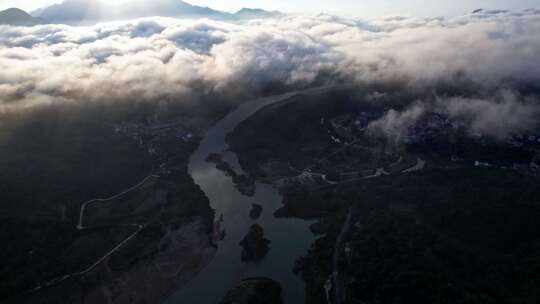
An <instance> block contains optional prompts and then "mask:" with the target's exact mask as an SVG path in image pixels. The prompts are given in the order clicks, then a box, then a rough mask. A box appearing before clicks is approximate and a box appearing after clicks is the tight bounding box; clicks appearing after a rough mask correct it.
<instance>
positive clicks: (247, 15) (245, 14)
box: [234, 8, 283, 19]
mask: <svg viewBox="0 0 540 304" xmlns="http://www.w3.org/2000/svg"><path fill="white" fill-rule="evenodd" d="M234 16H235V17H236V18H239V19H258V18H275V17H281V16H283V13H281V12H278V11H272V12H269V11H265V10H262V9H259V8H243V9H241V10H239V11H238V12H236V13H235V14H234Z"/></svg>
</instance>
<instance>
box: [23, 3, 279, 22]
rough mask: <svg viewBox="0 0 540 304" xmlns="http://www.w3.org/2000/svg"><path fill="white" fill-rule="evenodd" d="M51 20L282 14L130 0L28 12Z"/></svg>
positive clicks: (237, 17)
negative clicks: (119, 2)
mask: <svg viewBox="0 0 540 304" xmlns="http://www.w3.org/2000/svg"><path fill="white" fill-rule="evenodd" d="M32 14H33V15H34V16H38V17H41V18H43V19H45V20H48V21H50V22H52V23H65V24H79V23H92V22H100V21H113V20H120V19H131V18H144V17H153V16H161V17H184V18H210V19H218V20H245V19H258V18H270V17H277V16H281V15H283V14H282V13H281V12H277V11H265V10H262V9H252V8H243V9H241V10H239V11H238V12H236V13H228V12H223V11H219V10H215V9H212V8H209V7H204V6H197V5H192V4H189V3H187V2H184V1H182V0H156V1H152V2H149V1H146V0H134V1H131V2H130V3H129V6H126V5H112V4H108V3H107V2H106V1H103V0H98V1H88V0H64V1H63V2H61V3H58V4H53V5H51V6H48V7H44V8H42V9H38V10H35V11H33V12H32Z"/></svg>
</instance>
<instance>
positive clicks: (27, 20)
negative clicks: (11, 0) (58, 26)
mask: <svg viewBox="0 0 540 304" xmlns="http://www.w3.org/2000/svg"><path fill="white" fill-rule="evenodd" d="M44 23H46V22H45V20H43V19H41V18H35V17H32V16H30V15H29V14H28V13H27V12H25V11H23V10H20V9H18V8H9V9H7V10H4V11H1V12H0V24H3V25H6V24H7V25H16V26H32V25H38V24H44Z"/></svg>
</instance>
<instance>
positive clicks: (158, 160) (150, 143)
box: [112, 117, 196, 175]
mask: <svg viewBox="0 0 540 304" xmlns="http://www.w3.org/2000/svg"><path fill="white" fill-rule="evenodd" d="M112 128H113V130H114V132H116V133H118V134H121V135H123V136H126V137H129V138H130V139H132V140H133V141H134V142H136V143H137V144H138V145H139V146H140V147H141V149H144V151H146V153H147V155H148V156H149V157H150V158H151V160H152V163H153V173H154V174H160V175H167V174H171V173H173V172H174V170H176V169H178V168H176V167H175V166H174V159H175V158H176V157H178V153H181V152H182V150H183V148H187V147H188V146H190V145H193V144H194V143H195V142H196V140H195V136H196V135H194V133H193V132H192V131H190V130H187V129H186V128H185V127H184V126H183V124H182V122H167V123H162V122H160V121H159V120H158V119H157V118H156V117H154V118H152V119H148V120H147V121H145V122H142V123H135V122H127V121H123V122H120V123H117V124H113V126H112ZM184 150H186V152H187V151H189V150H190V149H184Z"/></svg>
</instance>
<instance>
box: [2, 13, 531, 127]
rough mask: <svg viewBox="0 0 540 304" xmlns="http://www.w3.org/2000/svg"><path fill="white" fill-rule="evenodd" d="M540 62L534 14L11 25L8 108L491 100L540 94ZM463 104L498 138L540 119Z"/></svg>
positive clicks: (509, 106)
mask: <svg viewBox="0 0 540 304" xmlns="http://www.w3.org/2000/svg"><path fill="white" fill-rule="evenodd" d="M538 54H540V12H538V11H535V10H528V11H523V12H499V11H497V12H480V13H477V14H471V15H465V16H461V17H456V18H449V19H443V18H436V19H414V18H403V17H388V18H379V19H370V20H352V19H344V18H339V17H335V16H328V15H320V16H314V17H308V16H285V17H281V18H275V19H265V20H255V21H250V22H244V23H227V22H217V21H211V20H205V19H201V20H178V19H169V18H151V19H138V20H132V21H125V22H115V23H104V24H98V25H95V26H91V27H71V26H66V25H43V26H35V27H9V26H1V27H0V70H1V71H2V72H1V73H0V108H1V109H6V108H9V107H14V106H16V107H21V106H23V107H26V106H31V105H35V104H46V103H53V102H92V101H96V100H119V99H121V100H130V99H138V100H139V99H145V100H146V99H147V100H153V99H162V98H167V99H169V100H181V97H182V96H185V95H186V94H190V93H191V92H192V91H193V90H201V89H202V90H208V91H213V92H219V91H223V90H230V89H236V90H253V91H256V90H258V89H261V88H264V87H266V86H271V85H276V84H277V85H281V86H285V87H286V86H291V87H292V86H295V87H296V86H309V85H312V84H313V83H315V82H317V84H320V83H321V82H323V83H324V82H340V81H354V82H358V83H359V84H365V83H399V84H400V85H403V86H404V87H406V88H412V89H414V90H419V91H422V92H431V91H436V90H437V89H438V88H440V87H445V86H446V87H452V86H456V87H460V86H463V85H465V86H469V87H473V88H474V89H475V90H477V91H478V92H482V94H484V95H485V92H491V91H493V92H495V91H499V90H501V89H510V90H517V91H519V90H522V88H526V89H527V90H533V91H534V92H538V84H539V83H540V61H539V60H538ZM533 95H534V93H533ZM460 97H461V99H459V98H458V99H450V100H449V103H448V105H447V109H448V111H449V113H451V114H453V115H456V116H460V117H468V118H472V119H473V120H474V122H471V125H472V127H473V128H476V129H479V130H490V129H493V126H492V124H493V123H495V124H497V123H496V121H497V119H498V118H497V119H495V120H493V119H492V118H491V117H499V118H500V117H502V118H503V119H504V117H514V116H517V117H519V118H512V119H511V120H509V121H508V122H507V123H501V124H497V126H500V127H511V128H512V129H520V128H521V126H522V124H521V123H522V122H523V121H526V122H527V121H528V120H535V119H536V118H535V117H534V116H533V115H530V114H527V113H536V112H534V111H535V109H536V106H535V105H529V104H528V105H523V106H519V104H523V103H522V102H518V101H519V99H520V98H521V97H519V98H514V99H513V100H514V101H512V99H508V100H510V101H507V102H501V101H500V99H499V100H496V98H491V97H487V98H485V99H478V98H471V97H470V96H460ZM516 102H517V104H518V105H517V106H516V105H515V104H516ZM486 107H488V108H490V107H492V108H490V109H493V110H490V111H489V113H490V114H489V115H488V114H486V113H484V112H483V111H482V110H481V109H484V108H486ZM531 107H532V108H531ZM409 109H410V108H409ZM474 113H476V114H474ZM389 115H394V118H400V117H402V116H404V115H405V116H406V115H408V112H405V113H393V114H389ZM486 115H488V116H486ZM523 116H526V119H523V118H522V117H523ZM492 121H493V123H492ZM529 125H531V123H526V124H523V126H526V127H528V126H529ZM383 127H384V126H383Z"/></svg>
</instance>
